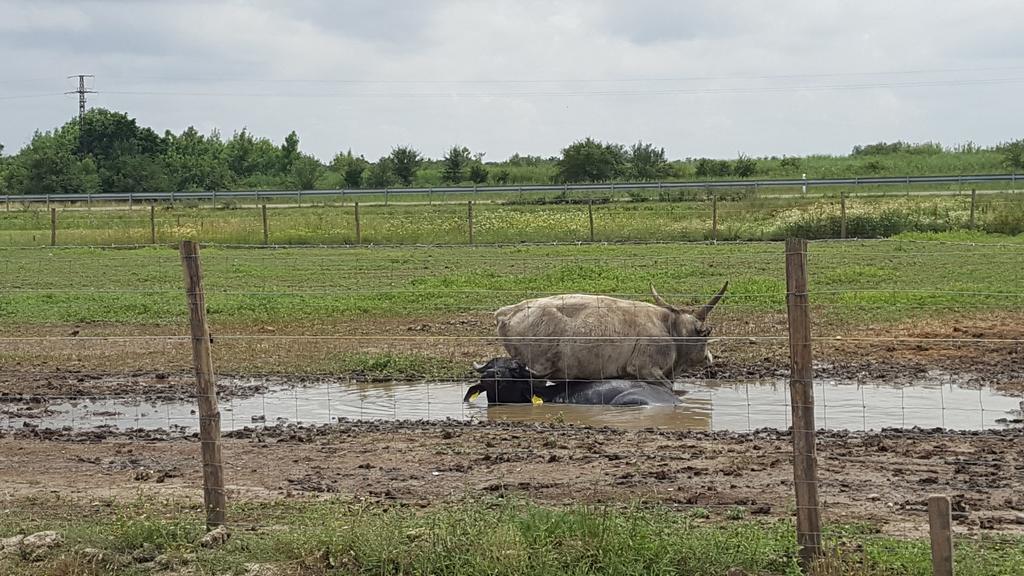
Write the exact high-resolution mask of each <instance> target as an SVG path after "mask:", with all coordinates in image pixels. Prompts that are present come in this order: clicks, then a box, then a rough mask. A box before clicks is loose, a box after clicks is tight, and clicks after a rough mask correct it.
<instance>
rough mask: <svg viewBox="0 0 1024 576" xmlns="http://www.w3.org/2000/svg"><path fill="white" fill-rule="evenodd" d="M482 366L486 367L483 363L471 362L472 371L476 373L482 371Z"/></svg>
mask: <svg viewBox="0 0 1024 576" xmlns="http://www.w3.org/2000/svg"><path fill="white" fill-rule="evenodd" d="M484 366H487V364H485V363H483V362H473V370H476V371H477V372H479V371H480V370H483V367H484Z"/></svg>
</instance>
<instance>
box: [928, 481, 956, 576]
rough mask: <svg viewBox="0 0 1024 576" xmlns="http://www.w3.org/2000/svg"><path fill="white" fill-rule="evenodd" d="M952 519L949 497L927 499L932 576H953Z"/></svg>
mask: <svg viewBox="0 0 1024 576" xmlns="http://www.w3.org/2000/svg"><path fill="white" fill-rule="evenodd" d="M952 525H953V519H952V511H951V510H950V506H949V497H948V496H941V495H934V496H931V497H929V498H928V534H929V536H930V537H931V544H932V574H934V575H935V576H953V529H952Z"/></svg>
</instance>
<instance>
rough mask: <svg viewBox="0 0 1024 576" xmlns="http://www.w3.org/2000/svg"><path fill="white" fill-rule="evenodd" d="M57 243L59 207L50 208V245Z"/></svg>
mask: <svg viewBox="0 0 1024 576" xmlns="http://www.w3.org/2000/svg"><path fill="white" fill-rule="evenodd" d="M56 245H57V209H56V208H50V246H56Z"/></svg>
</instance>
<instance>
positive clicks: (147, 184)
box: [99, 152, 172, 194]
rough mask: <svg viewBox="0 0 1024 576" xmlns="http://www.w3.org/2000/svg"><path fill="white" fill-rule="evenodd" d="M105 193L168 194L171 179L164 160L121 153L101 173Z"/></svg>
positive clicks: (106, 163)
mask: <svg viewBox="0 0 1024 576" xmlns="http://www.w3.org/2000/svg"><path fill="white" fill-rule="evenodd" d="M99 174H100V181H101V183H102V186H103V191H104V192H115V193H121V194H129V193H132V192H168V191H170V190H171V189H172V185H171V179H170V178H168V176H167V168H166V165H165V164H164V160H163V158H161V157H159V156H149V155H144V154H132V153H129V152H119V153H118V154H117V155H116V157H115V158H114V159H113V160H108V161H107V162H105V163H104V164H103V166H102V167H101V168H100V171H99Z"/></svg>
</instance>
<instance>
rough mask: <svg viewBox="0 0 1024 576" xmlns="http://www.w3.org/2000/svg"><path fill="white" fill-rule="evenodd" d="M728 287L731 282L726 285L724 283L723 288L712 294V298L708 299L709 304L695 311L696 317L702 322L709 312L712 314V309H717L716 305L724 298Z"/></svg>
mask: <svg viewBox="0 0 1024 576" xmlns="http://www.w3.org/2000/svg"><path fill="white" fill-rule="evenodd" d="M728 287H729V282H726V283H725V284H724V285H722V289H721V290H719V291H718V294H715V295H714V296H712V297H711V300H708V303H707V304H705V305H703V306H701V307H700V308H698V309H697V312H696V313H694V317H696V318H697V320H700V321H701V322H703V321H704V320H705V319H707V317H708V314H711V311H712V310H714V309H715V305H716V304H718V301H719V300H721V299H722V295H724V294H725V290H726V288H728Z"/></svg>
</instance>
